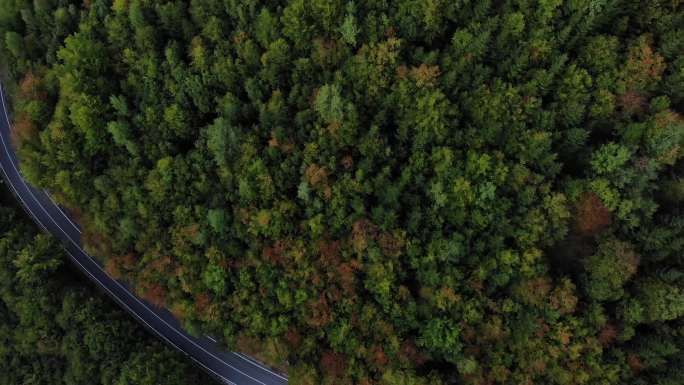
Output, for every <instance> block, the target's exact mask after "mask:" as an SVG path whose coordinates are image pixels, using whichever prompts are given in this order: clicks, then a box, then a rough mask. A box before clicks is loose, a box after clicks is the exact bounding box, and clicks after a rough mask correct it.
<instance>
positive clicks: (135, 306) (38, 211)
mask: <svg viewBox="0 0 684 385" xmlns="http://www.w3.org/2000/svg"><path fill="white" fill-rule="evenodd" d="M0 99H1V100H0V101H1V102H2V103H0V104H1V105H0V108H1V109H2V111H0V141H1V142H2V143H0V146H1V147H2V148H1V149H0V165H1V166H2V171H3V176H4V178H5V180H6V181H7V184H9V185H10V186H11V188H12V190H13V192H14V194H15V195H16V197H17V199H19V201H20V202H21V204H22V206H23V207H24V209H25V210H26V212H27V213H28V214H29V215H30V216H31V217H32V218H33V220H34V221H35V222H36V223H37V224H38V225H39V226H40V227H41V228H42V229H43V230H44V231H45V232H48V233H50V234H52V235H54V236H55V237H57V238H58V239H59V240H60V241H61V242H62V244H63V246H64V249H65V250H66V252H67V254H68V255H69V257H70V258H71V260H72V261H73V263H74V264H76V266H78V267H79V268H80V269H81V270H82V271H83V272H84V273H85V274H86V275H87V276H88V277H89V278H90V279H91V280H92V281H93V282H95V284H97V285H98V286H99V287H100V288H102V289H103V290H104V291H105V292H106V293H107V294H109V296H110V297H112V298H113V299H114V300H115V301H116V302H117V303H119V305H121V306H122V307H123V308H124V309H126V310H127V311H128V312H129V313H130V314H131V315H133V317H135V318H136V319H137V320H138V321H139V322H140V323H141V324H142V325H143V326H145V327H146V328H147V329H149V330H150V331H152V332H153V333H154V334H156V335H157V336H159V337H160V338H161V339H163V340H164V341H166V342H167V343H168V344H169V345H171V346H173V347H174V348H176V349H178V350H179V351H181V352H182V353H184V354H186V355H188V356H189V357H190V358H191V359H192V360H194V361H195V362H197V363H198V364H199V365H200V366H201V367H202V368H204V369H205V370H206V371H207V372H209V373H210V374H211V375H213V376H214V377H216V378H217V379H218V380H220V381H222V382H224V383H227V384H234V385H283V384H287V377H286V376H285V375H282V374H280V373H278V372H275V371H273V370H271V369H269V368H267V367H265V366H263V365H262V364H260V363H259V362H257V361H255V360H254V359H252V358H250V357H249V356H246V355H244V354H241V353H236V352H225V351H222V350H221V348H220V346H219V345H218V344H217V343H216V341H215V340H214V339H213V338H211V337H200V338H197V337H193V336H191V335H189V334H188V333H186V332H185V331H184V330H183V329H182V328H181V326H180V323H179V322H178V320H176V319H175V318H174V316H173V315H172V314H171V313H170V312H169V311H167V310H166V309H160V308H157V307H155V306H153V305H152V304H150V303H148V302H147V301H145V300H143V299H140V298H138V297H137V296H136V295H135V294H133V292H132V291H131V289H130V288H129V287H128V286H127V285H126V284H124V283H122V282H119V281H117V280H115V279H113V278H111V277H110V276H108V275H107V273H105V271H104V270H103V267H102V266H101V265H100V263H99V262H98V261H97V260H95V259H94V258H93V257H91V256H90V255H88V254H87V253H86V252H85V251H84V250H83V248H82V247H81V241H80V239H81V229H80V228H79V226H78V224H76V223H74V221H73V220H72V219H71V218H70V217H69V215H68V214H67V213H66V212H65V211H64V210H62V208H60V207H59V205H57V203H56V202H55V201H54V200H53V199H52V198H51V197H50V195H49V194H48V193H47V192H45V191H40V190H38V189H36V188H34V187H32V186H30V185H29V184H28V183H27V182H26V181H25V180H24V178H23V177H22V176H21V174H20V173H19V164H18V162H19V161H18V159H17V155H16V153H15V152H14V149H13V148H12V145H11V141H10V137H11V135H10V132H11V123H10V118H9V112H8V111H7V105H6V99H5V94H4V89H3V87H2V85H0Z"/></svg>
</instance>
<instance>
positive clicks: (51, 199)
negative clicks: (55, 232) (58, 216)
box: [43, 190, 81, 234]
mask: <svg viewBox="0 0 684 385" xmlns="http://www.w3.org/2000/svg"><path fill="white" fill-rule="evenodd" d="M43 192H44V193H45V195H47V197H48V199H50V201H51V202H52V204H54V205H55V207H57V210H59V212H61V213H62V215H64V218H66V219H67V221H69V223H70V224H71V226H72V227H73V228H74V229H76V231H77V232H78V233H79V234H81V229H80V228H79V227H78V225H77V224H75V223H74V222H73V221H72V220H71V217H70V216H69V215H68V214H67V213H65V212H64V210H63V209H62V206H60V205H59V204H58V203H57V202H55V200H54V199H53V198H52V195H50V193H49V192H48V191H47V190H43Z"/></svg>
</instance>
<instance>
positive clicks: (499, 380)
mask: <svg viewBox="0 0 684 385" xmlns="http://www.w3.org/2000/svg"><path fill="white" fill-rule="evenodd" d="M4 3H5V4H6V6H3V8H2V10H0V30H1V31H2V33H3V36H2V37H3V47H2V48H3V56H6V66H7V71H8V73H9V74H10V75H11V77H12V78H14V79H15V80H16V81H15V83H16V85H15V87H14V92H13V100H14V102H15V112H14V116H15V142H16V145H17V147H18V150H19V154H20V157H21V160H22V171H23V173H24V174H25V176H26V177H27V178H28V179H29V180H30V181H31V182H33V183H35V184H37V185H39V186H41V187H44V188H47V189H49V190H50V191H52V192H53V193H54V195H55V196H56V197H57V199H58V200H59V201H60V202H62V203H63V204H65V205H67V206H69V207H71V208H73V210H74V212H75V213H76V215H77V216H78V217H79V219H80V221H81V223H82V224H83V226H84V228H85V242H86V244H87V245H88V247H89V250H90V251H91V253H92V254H94V255H96V256H98V257H100V258H102V259H103V261H104V262H105V263H106V265H107V268H108V271H109V272H110V274H112V275H113V276H115V277H119V278H121V279H125V280H128V281H129V282H131V283H132V284H133V285H134V286H135V288H136V290H137V291H138V293H139V294H140V295H141V296H143V297H145V298H147V299H149V300H150V301H152V302H153V303H155V304H157V305H159V306H165V307H168V308H169V309H170V310H171V311H173V313H174V314H176V316H178V317H179V318H180V319H182V320H183V322H184V325H185V326H186V327H187V328H188V330H190V331H192V332H197V333H199V332H206V333H211V334H213V335H216V336H220V337H221V339H222V341H223V342H224V343H225V344H226V346H227V348H230V349H237V350H240V351H243V352H246V353H250V354H253V355H255V356H257V357H258V358H260V359H262V360H265V361H266V362H268V363H270V364H271V365H273V366H275V367H278V368H281V369H282V370H286V371H287V372H288V374H289V379H290V382H291V383H293V384H351V383H355V384H363V385H371V384H378V385H389V384H406V385H409V384H434V385H437V384H477V385H485V384H671V385H675V384H681V383H682V382H684V371H683V369H682V367H684V366H682V365H683V364H684V260H683V258H682V257H683V253H684V217H683V215H682V214H683V213H684V204H683V203H684V160H683V159H684V157H683V156H682V155H683V154H684V148H683V147H682V146H684V118H682V113H683V111H684V9H683V8H684V6H683V5H682V4H681V3H680V2H679V1H611V0H603V1H585V0H574V1H560V0H541V1H496V2H494V1H490V0H483V1H472V2H471V1H442V0H425V1H414V0H399V1H394V2H388V1H376V0H373V1H363V2H362V1H356V2H354V1H341V0H339V1H338V0H310V1H309V0H288V1H285V0H282V1H258V0H244V1H238V0H193V1H180V0H172V1H168V0H163V1H161V0H160V1H152V0H115V1H113V2H110V1H105V0H89V1H57V0H36V1H22V0H5V2H4Z"/></svg>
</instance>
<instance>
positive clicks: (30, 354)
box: [0, 182, 211, 385]
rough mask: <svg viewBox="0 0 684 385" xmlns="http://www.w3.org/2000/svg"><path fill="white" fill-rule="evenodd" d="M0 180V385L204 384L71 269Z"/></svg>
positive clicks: (179, 357) (53, 241) (196, 371)
mask: <svg viewBox="0 0 684 385" xmlns="http://www.w3.org/2000/svg"><path fill="white" fill-rule="evenodd" d="M14 199H15V198H14V196H12V195H11V194H10V192H9V189H8V187H7V186H6V185H5V184H4V183H2V182H0V385H18V384H27V385H28V384H31V385H158V384H169V385H194V384H196V385H208V384H210V383H211V380H210V379H209V378H207V376H206V375H204V374H203V373H202V372H200V370H199V369H197V368H195V367H193V365H191V364H190V363H189V362H187V360H186V358H185V357H183V356H182V355H181V354H180V353H178V352H176V351H174V350H172V349H171V348H170V347H168V346H166V345H164V344H163V343H162V342H161V341H158V340H157V339H156V337H154V336H152V335H151V334H150V333H148V332H146V331H144V330H143V328H142V327H140V326H138V325H137V324H136V323H135V321H133V319H131V317H130V316H129V315H128V313H126V312H124V311H123V310H121V309H119V308H118V307H116V306H115V305H114V304H113V302H112V301H109V300H106V299H105V298H104V295H103V294H98V292H97V289H96V288H95V287H94V286H93V285H92V284H90V283H89V282H87V281H86V280H85V278H84V277H82V276H81V274H80V273H79V272H78V271H76V269H75V268H73V267H71V266H70V265H69V263H68V260H67V258H66V255H65V253H64V252H63V251H62V249H61V248H60V247H59V244H58V243H57V242H58V241H57V240H56V239H54V238H52V237H51V236H48V235H46V234H43V233H39V232H38V230H37V228H36V226H35V225H34V224H33V223H32V222H31V221H30V219H28V217H27V216H26V215H25V214H24V213H23V212H22V211H20V210H19V209H18V208H17V202H16V201H15V200H14Z"/></svg>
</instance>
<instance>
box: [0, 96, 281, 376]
mask: <svg viewBox="0 0 684 385" xmlns="http://www.w3.org/2000/svg"><path fill="white" fill-rule="evenodd" d="M0 100H1V102H2V105H3V110H4V112H5V119H6V120H7V126H8V128H9V129H11V128H12V124H11V123H10V120H9V116H8V115H7V106H6V105H5V97H4V90H3V87H2V85H1V84H0ZM0 140H1V141H2V145H3V147H4V150H5V153H7V155H8V159H9V162H10V163H11V164H12V167H14V169H15V171H16V172H17V174H18V175H19V177H20V178H19V179H20V180H21V182H22V183H23V184H24V186H25V187H26V189H27V191H28V192H29V194H30V195H31V196H32V197H33V199H34V200H35V201H36V203H37V204H38V206H39V207H40V208H41V209H42V210H43V212H44V213H45V215H47V216H48V218H50V220H51V221H52V222H53V223H54V224H55V226H57V228H59V230H60V231H62V233H64V235H65V236H66V238H67V239H68V240H69V241H70V242H71V243H72V244H73V245H74V246H76V248H77V249H78V250H79V251H80V252H81V253H82V254H83V255H84V256H86V257H87V258H90V259H92V258H91V257H90V256H89V255H88V254H87V253H86V252H85V251H83V249H81V247H80V246H79V245H78V244H77V243H76V242H74V240H73V239H71V238H70V237H69V234H67V232H66V231H64V229H62V227H61V226H60V225H59V223H57V221H56V220H55V219H54V218H53V217H52V216H51V215H50V213H49V212H48V211H47V210H46V209H45V207H44V206H43V205H42V204H41V203H40V201H39V200H38V199H37V198H36V196H35V195H34V194H33V191H31V188H30V187H29V186H28V185H27V183H26V181H25V180H24V178H22V177H21V173H20V172H19V169H18V168H17V166H16V164H15V163H14V162H13V161H12V157H11V154H10V152H9V150H8V147H7V144H6V143H5V139H4V137H2V135H0ZM3 172H4V169H3ZM7 179H8V183H10V185H11V184H12V183H11V182H9V178H7ZM12 188H13V189H14V186H12ZM14 190H15V193H16V194H17V196H19V194H18V192H17V190H16V189H14ZM20 198H21V197H20ZM21 201H22V203H24V205H25V206H26V208H27V209H28V210H29V211H30V212H31V214H32V215H33V217H34V219H35V220H36V222H38V223H40V220H38V217H37V216H36V215H35V214H34V213H33V211H32V210H31V209H30V207H29V206H28V205H26V202H25V201H24V200H23V199H21ZM40 224H41V226H43V225H42V223H40ZM43 227H44V226H43ZM44 228H45V227H44ZM72 257H73V256H72ZM79 265H80V263H79ZM95 265H96V266H97V268H98V269H99V270H100V271H102V272H103V273H104V274H105V275H106V274H107V273H106V272H105V271H104V270H103V269H102V268H101V267H100V265H99V264H97V263H95ZM81 266H83V265H81ZM89 274H90V273H89ZM90 275H91V276H92V277H94V276H93V275H92V274H90ZM95 280H96V281H97V282H98V283H100V285H101V286H103V287H105V288H106V285H104V284H103V283H102V282H100V281H99V280H98V279H97V278H95ZM112 281H113V282H114V283H115V284H116V285H118V286H119V287H121V288H122V289H123V290H124V291H125V292H126V293H127V294H128V295H129V296H130V297H131V298H133V299H134V300H135V301H137V302H138V303H139V304H141V305H142V306H143V307H145V309H147V310H148V311H149V312H150V313H152V314H153V315H154V316H155V317H157V318H158V319H159V320H160V321H162V322H163V323H164V324H165V325H167V326H168V327H169V328H170V329H171V330H173V331H175V332H176V333H177V334H178V335H180V336H181V337H183V338H185V339H186V340H187V341H188V342H190V343H191V344H193V345H195V346H196V347H197V348H199V349H201V350H202V351H204V352H205V353H207V354H209V355H210V356H211V357H213V358H214V359H216V360H218V361H219V362H222V363H223V364H225V365H226V366H228V367H229V368H231V369H233V370H235V371H236V372H238V373H240V374H242V375H244V376H245V377H247V378H250V379H251V380H253V381H255V382H258V383H259V384H262V385H266V384H265V383H264V382H262V381H260V380H257V379H256V378H254V377H252V376H250V375H249V374H247V373H244V372H243V371H241V370H240V369H238V368H236V367H234V366H232V365H230V364H229V363H227V362H225V361H223V360H222V359H221V358H219V357H217V356H216V355H214V354H213V353H211V352H210V351H208V350H206V349H204V348H203V347H202V346H200V345H199V344H197V343H196V342H195V341H193V340H191V339H190V338H188V337H187V336H186V335H185V334H183V333H181V332H179V331H178V330H176V329H175V328H174V327H173V326H171V325H170V324H169V323H168V322H166V320H164V319H163V318H161V317H160V316H159V315H158V314H157V313H156V312H154V311H152V310H151V309H150V308H149V306H147V305H146V304H145V303H144V302H142V301H141V300H140V299H138V297H136V296H134V295H133V294H132V293H130V292H129V291H128V289H126V288H125V287H124V286H123V285H122V284H121V283H120V282H119V281H117V280H115V279H113V278H112ZM107 290H108V291H109V289H107ZM110 293H111V291H110ZM112 295H113V294H112ZM129 309H130V308H129ZM137 317H138V318H140V317H139V316H137ZM140 319H141V318H140ZM143 322H144V321H143ZM145 323H146V322H145ZM146 324H147V323H146ZM147 325H148V326H150V328H152V326H151V325H149V324H147ZM152 329H153V330H154V328H152ZM164 339H166V337H164ZM191 357H192V356H191ZM241 358H242V359H243V360H245V359H244V357H241ZM193 359H194V358H193ZM195 361H197V360H195ZM245 361H247V362H250V361H249V360H245ZM259 367H260V369H262V370H264V371H267V372H269V373H271V374H273V375H275V376H277V377H279V378H283V379H285V380H287V379H286V378H284V377H282V376H281V375H279V374H278V373H275V372H273V371H271V370H270V369H268V368H265V367H262V366H259ZM222 378H223V377H222Z"/></svg>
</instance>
